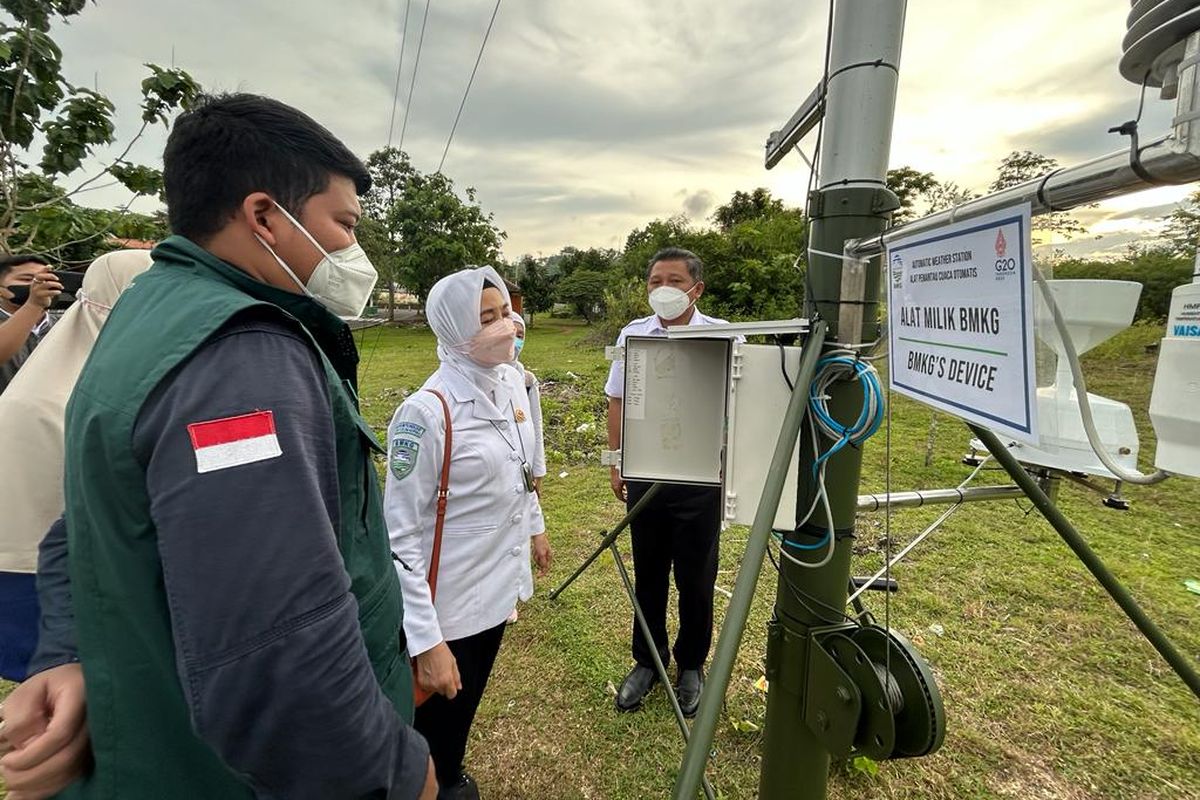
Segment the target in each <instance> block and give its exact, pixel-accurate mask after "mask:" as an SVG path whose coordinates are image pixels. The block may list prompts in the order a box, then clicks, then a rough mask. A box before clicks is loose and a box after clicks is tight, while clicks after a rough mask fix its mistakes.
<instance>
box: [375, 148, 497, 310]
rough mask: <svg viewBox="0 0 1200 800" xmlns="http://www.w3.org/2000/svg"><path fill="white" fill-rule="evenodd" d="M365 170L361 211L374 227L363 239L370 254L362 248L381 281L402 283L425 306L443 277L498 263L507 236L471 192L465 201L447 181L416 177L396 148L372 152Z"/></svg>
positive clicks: (438, 175)
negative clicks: (367, 186)
mask: <svg viewBox="0 0 1200 800" xmlns="http://www.w3.org/2000/svg"><path fill="white" fill-rule="evenodd" d="M367 167H368V168H369V169H370V170H371V177H372V186H371V191H370V193H369V194H368V196H367V197H366V198H365V200H364V203H363V206H364V211H365V212H366V216H368V217H370V218H371V219H372V220H373V222H372V223H369V224H368V234H367V236H366V237H365V238H366V239H367V241H368V244H369V245H370V249H368V245H367V244H364V245H363V249H364V250H367V252H368V254H370V255H371V256H372V258H373V259H374V258H376V257H378V258H379V262H380V264H381V265H382V267H383V269H381V275H383V277H384V278H385V280H388V281H389V282H390V283H393V282H394V283H400V284H402V285H403V286H405V287H406V288H407V289H409V290H410V291H411V292H413V293H414V294H415V295H417V297H418V298H419V299H420V301H421V303H422V304H424V302H425V298H426V297H427V296H428V295H429V290H430V289H431V288H433V284H435V283H437V282H438V280H439V279H441V278H442V277H444V276H446V275H449V274H450V273H451V272H454V271H456V270H460V269H462V268H463V267H465V266H467V265H469V264H488V263H494V262H497V261H498V260H499V258H500V243H501V241H502V240H503V239H504V238H505V234H504V232H503V231H502V230H500V229H499V228H497V227H496V226H495V224H494V223H493V217H492V215H491V214H490V213H484V211H483V209H482V208H480V206H479V203H478V202H477V201H476V199H475V190H474V189H473V188H467V189H466V191H465V192H464V194H465V195H466V199H465V200H464V199H463V198H461V197H459V196H458V194H457V193H456V192H455V190H454V182H453V181H451V180H450V178H448V177H446V176H445V175H443V174H442V173H440V172H439V173H434V174H432V175H424V174H422V173H420V172H419V171H417V169H416V168H415V167H413V165H412V162H410V161H409V158H408V155H407V154H405V153H403V152H401V151H400V150H398V149H396V148H394V147H388V148H384V149H382V150H377V151H375V152H374V153H372V154H371V155H370V156H369V157H368V158H367ZM375 224H378V228H377V229H375V228H373V226H374V225H375ZM384 270H387V274H385V273H384Z"/></svg>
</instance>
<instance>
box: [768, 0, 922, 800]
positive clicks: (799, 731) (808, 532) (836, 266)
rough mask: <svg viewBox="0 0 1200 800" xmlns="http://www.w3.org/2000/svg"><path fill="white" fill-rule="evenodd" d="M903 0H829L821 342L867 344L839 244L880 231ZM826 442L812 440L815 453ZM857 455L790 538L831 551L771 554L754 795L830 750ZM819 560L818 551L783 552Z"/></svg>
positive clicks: (856, 281) (798, 775)
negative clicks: (818, 723) (829, 666)
mask: <svg viewBox="0 0 1200 800" xmlns="http://www.w3.org/2000/svg"><path fill="white" fill-rule="evenodd" d="M904 15H905V2H904V0H838V1H837V3H836V5H835V6H834V16H833V29H832V31H831V32H830V49H829V58H828V64H827V73H826V74H827V75H828V76H829V78H828V83H827V85H826V87H825V114H824V120H823V123H822V132H821V148H820V154H819V155H820V167H819V169H818V174H817V189H816V191H815V192H814V193H813V194H812V195H811V196H810V198H809V218H810V219H811V220H812V227H811V229H810V236H811V242H810V247H809V251H810V252H809V264H808V274H807V283H808V287H807V292H806V296H805V310H806V313H807V315H808V316H809V317H810V318H819V319H824V320H826V321H827V322H828V323H829V330H830V337H829V338H830V341H831V344H830V345H829V347H831V348H836V347H838V346H846V345H858V344H862V343H864V342H873V341H875V340H876V339H878V338H879V336H880V335H881V328H880V325H879V295H880V279H879V278H880V268H879V261H878V259H871V260H868V261H856V262H851V261H848V260H846V259H844V258H843V257H841V254H842V253H843V252H844V248H845V243H846V242H847V241H848V240H851V239H859V238H867V237H870V236H875V235H878V234H880V233H882V232H883V230H884V229H885V228H886V227H887V225H888V223H889V221H890V217H891V212H892V211H893V210H894V209H896V208H897V207H898V206H899V202H898V201H897V199H896V196H895V195H894V194H893V193H892V192H891V191H889V190H888V189H887V188H886V185H885V179H886V174H887V167H888V154H889V151H890V149H891V135H892V121H893V117H894V114H895V104H896V86H897V83H898V81H899V64H900V44H901V39H902V38H903V31H904ZM828 395H829V397H828V399H827V401H826V403H827V407H828V409H829V412H830V414H831V415H832V416H833V418H834V419H837V420H839V421H842V422H844V423H847V424H848V423H850V422H852V421H853V420H854V419H856V418H857V417H858V415H859V413H860V412H861V410H862V403H863V400H862V390H861V388H860V387H859V385H858V383H857V382H856V381H848V380H844V381H838V382H836V383H834V384H832V385H831V386H830V387H829V389H828ZM831 445H832V442H830V441H829V440H827V439H823V440H822V441H821V442H820V448H821V450H825V449H828V448H829V447H830V446H831ZM818 455H819V454H818V453H817V452H816V451H815V450H814V448H813V445H812V441H811V438H810V437H809V436H803V437H801V447H800V472H799V486H798V490H797V494H798V497H797V503H796V508H797V511H798V513H800V514H803V513H805V511H807V509H808V508H809V507H810V506H811V505H812V501H813V498H814V497H815V496H816V495H817V490H818V487H817V483H816V480H815V478H814V472H813V470H814V465H815V464H816V458H817V456H818ZM861 472H862V453H861V451H860V450H858V449H857V448H853V447H844V448H842V449H841V450H840V451H838V453H837V454H835V455H834V456H832V457H831V458H829V459H828V460H827V461H826V462H825V486H826V491H827V497H828V501H829V511H828V513H826V511H825V509H824V508H823V506H822V504H818V505H817V506H816V512H815V513H814V514H813V515H812V517H811V519H810V520H809V521H808V522H807V523H806V524H805V525H804V526H802V527H801V528H799V529H798V530H797V531H796V533H795V534H794V535H793V537H792V538H793V540H795V541H797V542H799V543H801V544H815V543H817V542H820V541H822V540H824V539H825V537H826V535H827V532H828V531H829V529H830V528H832V529H833V531H834V540H835V542H836V544H835V549H834V552H833V557H832V558H831V559H830V560H829V562H828V563H826V564H825V565H823V566H821V567H817V568H805V567H801V566H799V565H796V564H794V563H792V562H791V561H789V560H788V559H781V564H780V574H779V582H778V588H777V590H776V599H775V614H774V616H773V618H772V620H771V623H770V626H769V629H768V644H767V674H768V675H769V676H770V686H769V689H768V692H767V720H766V727H765V729H764V736H763V751H762V759H763V760H762V770H761V773H760V777H759V797H761V798H763V799H764V800H823V798H825V796H826V791H827V783H828V775H829V761H830V755H829V752H828V751H827V750H826V749H825V746H824V744H823V743H822V740H821V739H820V738H819V737H818V736H817V734H816V733H815V732H814V731H812V730H811V729H810V728H809V727H808V725H807V724H806V723H805V715H804V710H805V707H806V705H807V698H806V696H807V689H808V665H809V649H810V647H811V646H812V633H811V631H812V629H813V628H816V627H827V626H830V625H838V624H844V621H845V617H844V616H843V611H844V609H845V605H846V597H847V588H848V586H849V584H850V556H851V549H852V544H851V543H852V540H853V536H854V525H855V517H856V512H857V508H858V485H859V477H860V474H861ZM789 552H790V553H791V554H792V555H794V556H795V557H796V558H798V559H802V560H805V561H809V562H819V561H820V559H821V557H822V556H823V554H824V551H819V550H818V551H813V550H798V549H792V550H790V551H789Z"/></svg>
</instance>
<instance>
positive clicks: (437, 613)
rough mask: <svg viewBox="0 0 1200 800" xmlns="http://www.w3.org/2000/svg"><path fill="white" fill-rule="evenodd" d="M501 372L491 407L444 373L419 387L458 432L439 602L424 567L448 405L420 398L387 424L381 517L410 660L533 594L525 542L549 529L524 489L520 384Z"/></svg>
mask: <svg viewBox="0 0 1200 800" xmlns="http://www.w3.org/2000/svg"><path fill="white" fill-rule="evenodd" d="M502 372H503V375H504V382H503V384H502V385H501V386H500V387H499V388H497V389H496V390H495V394H496V399H497V402H496V404H495V406H494V407H490V404H485V403H483V402H480V401H477V400H475V399H474V398H475V397H476V396H477V392H478V390H477V389H475V388H474V387H473V386H471V385H470V384H469V383H468V381H467V379H466V378H465V377H463V376H462V375H461V374H459V373H458V372H455V371H454V370H451V369H447V368H445V367H443V368H441V369H439V370H438V371H437V372H435V373H434V374H433V375H432V376H431V377H430V378H429V380H427V381H426V382H425V385H424V387H422V388H423V389H436V390H438V391H440V392H441V393H442V395H443V396H445V398H446V402H447V403H448V404H449V406H450V419H451V425H452V427H453V442H452V444H451V446H452V452H451V461H450V486H449V489H450V493H449V497H448V500H447V503H446V521H445V525H444V528H443V532H442V553H441V562H440V565H439V568H438V581H437V601H436V604H435V603H433V602H431V600H430V593H429V585H428V584H427V583H426V566H427V564H428V562H429V557H430V554H431V552H432V551H433V534H434V526H435V524H436V521H437V491H438V485H439V482H440V480H441V472H442V451H443V448H444V445H445V423H444V421H443V416H442V405H441V403H440V402H439V401H438V399H437V397H435V396H434V395H432V394H430V393H429V392H426V391H419V392H415V393H413V394H412V395H411V396H410V397H409V398H408V399H406V400H405V401H404V403H403V404H402V405H401V406H400V408H398V409H397V410H396V414H395V416H394V417H393V419H392V423H391V425H390V426H389V427H388V474H387V481H386V484H385V487H384V513H385V516H386V518H387V525H388V534H389V536H390V538H391V542H392V551H393V552H394V553H395V554H396V556H397V557H398V558H400V559H401V561H402V563H398V564H396V572H397V574H398V575H399V576H400V585H401V588H402V589H403V591H404V633H405V636H406V637H407V638H408V652H409V653H410V654H411V655H420V654H421V653H424V652H426V651H427V650H429V649H430V648H432V647H434V646H435V645H437V644H438V643H439V642H442V641H443V640H445V641H453V640H456V639H462V638H465V637H467V636H472V635H474V634H476V633H480V632H481V631H485V630H487V629H488V628H492V627H495V626H496V625H499V624H500V623H502V622H504V620H505V619H507V617H508V615H509V614H510V613H511V612H512V610H513V609H514V608H515V607H516V604H517V600H518V599H520V600H528V599H529V598H530V597H531V596H532V595H533V574H532V571H531V569H530V566H529V539H530V537H531V536H534V535H536V534H539V533H543V532H544V531H545V522H544V520H543V518H542V509H541V506H540V505H539V504H538V499H537V495H535V494H533V493H532V492H528V491H526V489H525V482H524V478H523V475H522V469H521V464H522V458H524V459H525V460H526V461H530V462H532V457H533V449H534V442H535V431H534V424H533V419H532V414H531V413H530V408H529V395H528V394H527V393H526V390H525V380H524V377H523V376H522V375H520V374H519V373H518V372H517V371H516V370H515V369H513V368H512V367H509V366H505V367H503V368H502ZM510 402H511V405H510ZM518 437H519V438H518ZM522 448H524V454H525V455H524V456H522ZM404 565H407V567H408V568H409V569H406V568H405V566H404Z"/></svg>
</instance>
